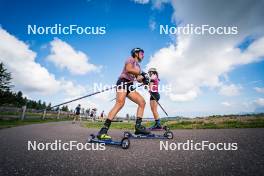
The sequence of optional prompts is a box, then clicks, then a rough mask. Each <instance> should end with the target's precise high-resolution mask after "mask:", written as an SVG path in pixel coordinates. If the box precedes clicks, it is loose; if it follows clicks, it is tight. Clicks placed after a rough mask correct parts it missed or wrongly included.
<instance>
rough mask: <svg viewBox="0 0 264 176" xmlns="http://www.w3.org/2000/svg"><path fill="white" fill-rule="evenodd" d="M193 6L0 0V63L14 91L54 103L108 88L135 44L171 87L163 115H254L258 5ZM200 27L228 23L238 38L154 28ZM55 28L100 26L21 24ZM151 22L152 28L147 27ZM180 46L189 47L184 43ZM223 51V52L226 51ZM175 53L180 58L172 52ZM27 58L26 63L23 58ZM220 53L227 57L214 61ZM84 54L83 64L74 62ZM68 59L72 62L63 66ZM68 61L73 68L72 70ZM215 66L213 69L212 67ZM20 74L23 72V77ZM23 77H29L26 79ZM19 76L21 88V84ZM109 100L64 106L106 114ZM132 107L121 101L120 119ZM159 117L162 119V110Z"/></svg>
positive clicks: (258, 82) (258, 84) (257, 104)
mask: <svg viewBox="0 0 264 176" xmlns="http://www.w3.org/2000/svg"><path fill="white" fill-rule="evenodd" d="M194 2H195V1H193V2H191V1H190V2H188V3H183V2H182V1H178V2H170V1H169V0H168V1H164V0H163V1H158V0H157V1H154V0H152V1H148V0H145V1H132V0H128V1H113V0H100V1H95V0H89V1H88V0H86V1H85V0H78V1H61V0H57V1H43V0H41V1H30V0H27V1H24V2H22V1H18V0H17V1H12V0H11V1H5V0H2V1H1V2H0V24H1V28H0V29H1V30H2V32H3V33H2V34H1V35H3V36H4V37H6V36H8V37H7V38H5V41H4V42H3V43H1V44H0V47H2V49H1V48H0V56H1V61H2V62H4V63H5V65H7V68H8V69H9V70H11V72H13V77H15V79H14V81H15V83H14V84H15V86H16V87H15V90H22V91H23V92H24V94H25V95H26V96H28V97H29V98H31V99H35V100H38V99H41V100H44V101H46V102H51V103H52V104H53V105H54V104H57V103H61V102H63V101H65V100H69V99H72V98H76V97H78V96H83V95H85V94H88V93H90V92H91V90H90V87H91V86H92V85H93V84H94V83H99V82H100V83H103V84H114V83H115V82H116V80H117V77H118V76H119V74H120V72H121V70H122V67H123V63H124V61H125V59H126V58H128V57H129V53H130V50H131V49H132V48H134V47H141V48H143V49H144V50H145V58H144V61H143V62H142V63H141V65H142V68H144V69H146V68H148V67H150V66H155V67H157V68H158V70H160V75H161V80H162V81H161V84H171V85H172V87H173V90H172V92H170V93H169V94H166V93H162V99H161V103H162V104H163V105H164V107H165V108H167V111H168V113H169V115H170V116H176V115H182V116H191V117H193V116H204V115H210V114H227V113H240V112H254V110H255V109H256V108H262V107H264V99H263V98H264V96H263V92H264V82H263V81H264V80H263V75H264V73H263V72H264V69H263V68H264V67H263V66H264V61H263V56H264V54H263V52H261V51H260V50H262V51H263V49H264V48H261V47H259V46H261V44H259V43H261V42H262V40H261V39H262V37H263V33H262V32H261V31H263V30H261V29H263V26H264V25H263V22H260V23H258V21H257V20H258V19H261V15H260V14H261V11H260V10H259V8H260V7H258V6H261V5H256V4H252V9H254V8H255V11H254V13H251V14H250V13H249V12H245V13H244V14H242V13H240V10H239V9H240V8H242V7H244V6H245V4H246V3H243V2H241V4H240V3H238V2H239V1H236V2H234V3H233V4H228V3H229V2H228V1H226V4H225V3H223V5H222V6H219V7H215V6H214V5H212V4H210V1H208V2H204V1H203V3H204V4H203V5H201V4H199V5H197V6H196V8H193V6H195V3H194ZM200 3H202V1H201V2H200ZM207 6H208V7H210V8H211V10H204V9H209V8H206V7H207ZM214 8H215V9H214ZM222 8H223V9H225V10H227V11H228V10H229V11H230V13H227V14H229V15H230V16H224V15H222V16H218V15H216V14H211V15H208V14H210V13H212V12H215V11H218V10H220V11H221V9H222ZM182 9H186V10H182ZM190 9H191V10H190ZM201 12H202V13H201ZM232 13H234V14H232ZM247 14H249V15H248V17H247V18H245V17H243V15H247ZM253 17H254V18H253ZM252 19H255V21H254V20H252ZM248 20H251V21H252V23H249V24H250V25H251V26H250V27H249V26H248V23H247V21H248ZM179 21H180V22H181V23H180V24H179V23H178V22H179ZM237 21H240V22H237ZM201 22H203V23H206V24H210V25H213V26H218V25H223V26H228V25H230V24H234V25H237V26H238V28H239V30H240V33H239V34H237V35H235V36H224V37H222V36H218V35H215V36H213V37H212V36H209V35H205V36H202V37H201V36H194V35H188V36H183V35H162V34H160V33H159V25H160V24H162V25H169V26H176V24H177V25H179V26H180V25H184V24H187V23H192V24H195V25H200V24H201ZM54 24H61V25H63V26H68V25H71V24H77V25H79V26H84V27H85V26H104V27H106V34H105V35H85V34H82V35H78V34H72V35H64V34H60V35H52V34H46V35H28V34H27V25H39V26H53V25H54ZM151 24H153V25H154V27H153V26H152V27H153V28H152V27H151ZM10 36H13V37H14V39H11V38H10ZM18 41H20V42H22V43H23V45H25V46H28V48H26V49H25V48H24V47H23V46H21V52H22V53H23V56H24V57H21V58H19V56H20V55H19V54H18V55H16V54H17V53H15V51H14V50H16V48H20V44H19V42H18ZM186 41H191V43H188V42H187V44H185V42H186ZM5 43H10V45H7V46H11V47H10V48H7V47H6V45H5ZM12 46H14V47H13V48H12ZM262 46H263V45H262ZM64 47H65V48H67V49H69V50H70V51H69V52H70V53H71V54H72V55H69V56H73V57H67V55H66V57H63V58H61V57H60V56H62V55H61V52H60V49H61V50H62V51H64V50H63V49H64ZM226 48H230V50H228V51H226V52H225V50H226ZM17 50H18V51H20V49H17ZM52 51H53V52H55V54H54V53H52ZM210 51H212V52H210ZM32 52H33V53H35V55H36V56H34V54H32ZM80 52H81V53H80ZM181 52H182V53H183V54H179V53H181ZM66 53H68V52H66ZM82 54H84V55H85V56H83V55H82ZM8 56H9V57H8ZM28 56H29V57H32V58H33V60H32V59H31V60H27V59H28ZM75 56H76V59H77V60H76V61H75V60H74V59H75ZM223 56H225V57H226V58H225V59H223V61H221V57H223ZM10 57H11V58H12V59H10ZM13 57H14V58H13ZM83 57H84V58H86V60H85V61H82V62H81V61H80V60H82V58H83ZM23 59H25V60H27V61H25V62H24V63H25V64H24V65H23V64H22V65H19V64H21V63H23ZM60 59H61V60H60ZM67 59H68V60H71V61H70V62H68V60H67ZM78 59H79V60H78ZM79 61H80V63H79ZM69 63H70V64H69ZM59 64H62V65H63V66H64V68H62V67H60V66H59ZM75 64H76V67H73V68H72V66H73V65H75ZM78 64H80V65H78ZM84 64H88V65H89V64H92V65H93V66H91V69H90V70H89V69H88V70H85V68H83V67H84V66H83V65H84ZM217 64H219V67H216V66H217ZM14 65H17V66H14ZM88 65H87V66H88ZM166 65H167V66H166ZM201 65H202V66H201ZM31 66H32V68H30V67H31ZM78 66H80V71H82V73H81V74H78V73H73V72H74V71H72V70H71V69H76V68H78ZM81 66H83V67H81ZM21 67H25V70H24V71H23V69H22V68H21ZM209 67H210V68H209ZM214 67H216V68H215V69H214ZM92 68H93V69H92ZM204 68H206V69H204ZM207 68H208V69H207ZM38 69H41V70H42V71H43V70H44V71H43V73H42V72H41V74H39V73H40V72H38ZM82 69H83V70H82ZM27 70H29V72H30V73H28V74H26V72H27ZM77 70H78V69H77ZM34 71H35V72H34ZM23 74H25V76H24V75H23ZM30 74H31V75H34V76H35V77H36V78H31V77H29V76H28V75H30ZM38 74H39V75H38ZM37 78H39V80H38V81H37V80H36V79H37ZM25 79H26V80H27V83H26V84H25V83H23V81H24V82H25ZM41 79H43V81H42V80H41ZM198 80H199V81H198ZM46 82H48V83H46ZM47 92H48V93H47ZM143 95H144V97H145V98H146V100H148V95H147V94H146V92H143ZM114 96H115V94H114V92H109V93H106V94H105V93H104V94H103V95H102V96H101V97H100V96H99V97H93V98H90V99H86V100H82V101H81V102H74V103H72V104H70V105H69V106H70V107H74V106H76V104H77V103H81V104H83V107H84V108H86V107H97V108H98V109H99V111H100V110H105V111H106V112H108V111H109V110H110V108H111V107H112V105H113V102H109V100H110V99H111V98H112V97H114ZM147 103H148V102H147ZM135 108H136V106H135V105H133V104H132V103H130V102H128V104H127V106H126V107H125V108H124V109H123V110H122V111H121V112H120V115H124V114H125V113H130V114H134V113H135ZM149 109H150V108H149V106H146V113H145V117H151V112H150V110H149ZM160 114H161V116H163V114H162V112H161V111H160Z"/></svg>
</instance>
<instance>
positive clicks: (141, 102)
mask: <svg viewBox="0 0 264 176" xmlns="http://www.w3.org/2000/svg"><path fill="white" fill-rule="evenodd" d="M145 105H146V101H145V100H144V99H143V100H141V101H140V102H139V103H138V106H139V107H141V108H145Z"/></svg>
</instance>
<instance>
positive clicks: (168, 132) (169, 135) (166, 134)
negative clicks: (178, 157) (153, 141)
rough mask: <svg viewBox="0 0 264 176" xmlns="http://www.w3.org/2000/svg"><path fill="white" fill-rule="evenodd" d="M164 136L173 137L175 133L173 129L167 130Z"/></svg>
mask: <svg viewBox="0 0 264 176" xmlns="http://www.w3.org/2000/svg"><path fill="white" fill-rule="evenodd" d="M164 137H166V138H167V139H173V133H172V132H171V131H166V132H165V133H164Z"/></svg>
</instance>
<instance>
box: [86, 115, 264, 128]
mask: <svg viewBox="0 0 264 176" xmlns="http://www.w3.org/2000/svg"><path fill="white" fill-rule="evenodd" d="M153 123H154V122H145V123H143V124H144V125H146V126H147V127H150V126H151V125H152V124H153ZM161 124H162V125H166V126H168V127H169V128H170V129H224V128H264V117H248V118H227V117H225V118H205V119H199V120H197V119H190V120H174V121H164V120H162V121H161ZM134 125H135V124H134V122H129V123H128V122H112V124H111V128H113V129H129V130H132V129H134ZM82 126H84V127H87V128H101V127H102V126H103V122H83V124H82Z"/></svg>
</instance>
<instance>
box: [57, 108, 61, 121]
mask: <svg viewBox="0 0 264 176" xmlns="http://www.w3.org/2000/svg"><path fill="white" fill-rule="evenodd" d="M60 112H61V111H60V109H59V110H58V115H57V119H59V118H60Z"/></svg>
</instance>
